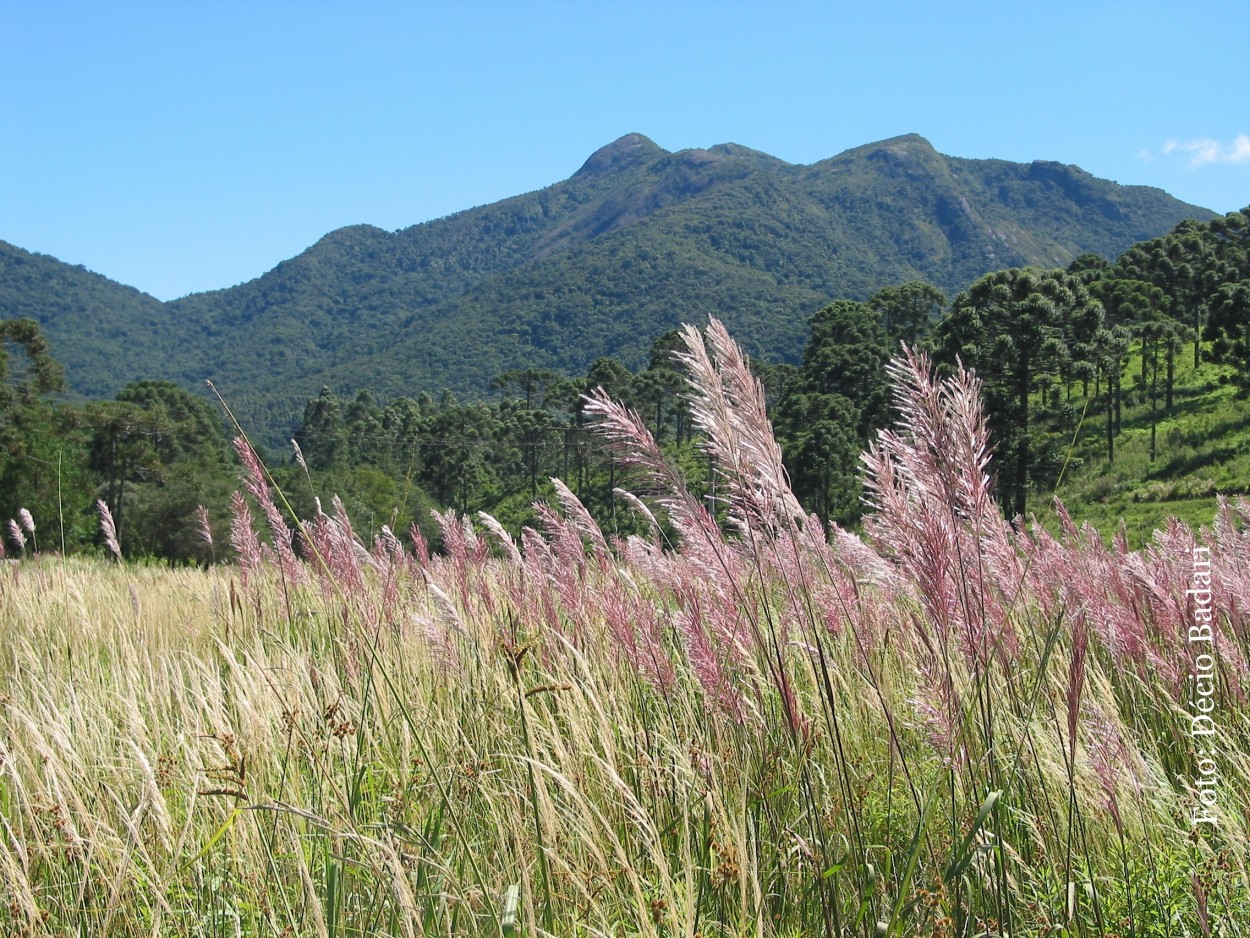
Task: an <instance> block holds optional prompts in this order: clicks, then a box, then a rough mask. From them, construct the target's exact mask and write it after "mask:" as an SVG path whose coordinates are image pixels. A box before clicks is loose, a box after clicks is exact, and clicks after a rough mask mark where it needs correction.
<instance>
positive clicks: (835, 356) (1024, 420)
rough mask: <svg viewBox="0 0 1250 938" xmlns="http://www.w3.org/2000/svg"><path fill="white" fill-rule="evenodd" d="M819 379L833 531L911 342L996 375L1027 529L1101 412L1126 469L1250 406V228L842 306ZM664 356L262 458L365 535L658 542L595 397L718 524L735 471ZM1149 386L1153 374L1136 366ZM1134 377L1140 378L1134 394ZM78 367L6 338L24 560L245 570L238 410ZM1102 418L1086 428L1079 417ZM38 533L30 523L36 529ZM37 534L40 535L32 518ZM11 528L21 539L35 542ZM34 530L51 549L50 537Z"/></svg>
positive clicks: (1009, 505) (999, 451)
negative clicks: (524, 532)
mask: <svg viewBox="0 0 1250 938" xmlns="http://www.w3.org/2000/svg"><path fill="white" fill-rule="evenodd" d="M808 324H809V335H808V339H807V343H806V346H805V348H804V350H803V354H802V358H801V359H800V360H799V362H798V363H797V364H790V363H763V362H756V363H753V368H754V369H755V371H756V373H757V376H758V377H759V378H760V380H761V382H762V383H763V385H764V387H765V389H766V392H767V397H768V401H769V407H770V413H771V416H772V419H773V422H774V425H775V427H776V431H777V437H778V440H779V442H780V443H781V445H782V449H783V453H784V456H785V460H786V465H787V469H788V471H789V473H790V477H791V482H792V484H793V486H794V489H795V491H796V493H797V494H798V495H799V497H800V499H801V500H802V501H803V503H804V504H805V505H806V507H807V508H808V509H809V510H810V511H812V512H814V513H815V514H817V515H818V516H820V518H821V519H822V520H824V521H827V522H837V523H839V524H843V525H853V524H854V523H855V522H856V521H857V520H858V518H859V515H860V512H861V510H862V508H861V503H860V499H859V494H860V490H859V481H858V478H859V454H860V453H861V452H862V451H863V450H864V448H865V447H866V446H867V445H868V444H869V443H870V442H871V440H872V439H873V437H874V436H875V434H876V432H877V430H878V429H880V428H881V427H883V426H886V425H887V424H888V423H889V422H890V421H892V420H893V419H895V418H896V416H897V415H895V414H893V413H892V412H891V407H892V405H891V398H890V389H889V387H888V386H887V384H886V378H885V363H886V362H887V361H888V360H889V358H890V357H891V356H892V355H894V354H895V353H896V351H897V349H898V344H899V343H900V342H907V343H908V344H910V345H914V346H916V345H918V346H920V347H922V348H924V349H926V350H927V351H928V352H929V353H930V354H931V355H932V357H933V359H934V361H935V362H936V363H937V364H938V366H939V367H944V368H951V367H953V366H954V365H955V363H956V362H962V363H963V364H964V365H965V366H970V367H972V368H974V369H975V370H976V372H977V374H978V376H979V377H980V379H981V381H982V385H983V394H984V398H985V402H986V408H987V414H988V418H989V421H990V429H991V433H992V435H993V439H994V441H995V465H996V467H997V468H996V478H997V494H998V498H999V500H1000V501H1001V503H1002V505H1003V507H1004V509H1005V510H1006V511H1007V512H1008V513H1009V514H1010V515H1023V514H1024V513H1025V512H1026V510H1027V509H1028V506H1029V497H1030V494H1032V493H1036V492H1041V491H1047V490H1048V489H1049V488H1050V487H1052V486H1053V485H1054V483H1055V480H1056V478H1057V476H1058V474H1059V470H1060V466H1061V464H1062V451H1063V443H1064V441H1065V440H1068V439H1070V438H1071V434H1072V432H1073V430H1074V428H1075V426H1076V422H1077V421H1078V420H1079V419H1080V416H1081V414H1082V413H1084V414H1085V415H1086V418H1087V419H1088V415H1089V414H1091V413H1096V414H1098V417H1099V419H1100V420H1101V421H1102V422H1103V424H1104V426H1105V445H1106V458H1107V460H1108V461H1113V460H1114V459H1115V449H1116V440H1117V437H1118V436H1119V435H1120V432H1121V425H1122V420H1121V412H1122V408H1123V406H1124V402H1125V397H1126V395H1133V396H1134V399H1135V400H1138V401H1142V402H1148V403H1149V413H1150V415H1151V457H1152V458H1153V457H1154V455H1155V452H1156V448H1157V441H1156V438H1155V437H1156V434H1155V428H1156V427H1157V424H1158V421H1159V420H1160V419H1161V418H1162V417H1163V415H1165V414H1166V413H1167V411H1168V410H1169V409H1170V408H1172V406H1173V403H1174V384H1175V372H1176V363H1177V362H1178V360H1179V359H1180V356H1182V355H1190V354H1192V358H1193V365H1194V367H1195V368H1198V369H1203V368H1207V367H1210V366H1211V365H1213V364H1215V365H1219V366H1222V367H1220V368H1219V374H1220V375H1221V380H1227V381H1230V382H1232V383H1233V384H1234V385H1235V386H1236V388H1237V390H1238V393H1239V394H1240V395H1242V396H1247V395H1250V209H1246V210H1242V211H1240V212H1233V213H1230V214H1228V215H1226V216H1224V217H1222V218H1217V219H1214V220H1212V221H1210V222H1206V223H1199V222H1192V221H1187V222H1182V223H1181V224H1180V225H1178V226H1176V228H1174V229H1173V230H1172V231H1171V232H1169V233H1168V234H1167V235H1165V236H1163V237H1160V238H1155V239H1152V240H1150V241H1145V242H1141V243H1139V244H1137V245H1135V246H1134V247H1133V248H1131V249H1130V250H1129V251H1127V252H1125V253H1124V254H1123V255H1122V256H1121V257H1119V258H1118V259H1116V260H1114V261H1110V260H1107V259H1105V258H1102V257H1099V256H1096V255H1089V254H1087V255H1082V256H1081V257H1078V258H1077V259H1076V260H1075V261H1074V262H1073V263H1072V264H1071V265H1069V267H1067V268H1066V269H1051V270H1047V269H1041V268H1033V267H1024V268H1011V269H1006V270H1000V271H996V272H993V273H990V274H987V275H985V276H983V277H981V278H980V279H979V280H977V281H976V282H975V283H973V284H972V285H971V286H969V287H968V288H967V289H966V290H964V291H962V292H960V293H958V294H957V295H956V296H955V297H954V298H953V299H951V300H949V302H948V300H947V297H946V296H945V295H944V294H943V293H942V292H941V291H940V290H939V289H938V288H936V287H935V286H933V285H931V284H927V283H923V282H911V283H906V284H902V285H898V286H891V287H888V288H886V289H883V290H881V291H879V292H878V293H876V294H875V295H873V296H872V297H870V298H869V299H868V300H866V301H855V300H846V299H840V300H835V301H833V302H831V303H829V304H828V305H826V306H825V307H823V308H822V309H820V310H819V311H818V312H816V313H815V314H814V315H813V316H812V317H811V318H810V320H809V322H808ZM680 348H681V340H680V338H679V336H678V334H677V332H676V331H675V330H673V331H670V332H666V333H664V334H663V335H660V336H659V337H657V338H656V339H655V340H654V342H653V343H652V346H651V350H650V355H649V357H648V360H647V362H646V364H645V365H644V366H643V367H642V368H640V369H638V370H637V371H630V370H629V369H628V368H626V367H625V366H624V365H623V364H622V363H621V362H619V361H617V360H616V359H613V358H610V357H604V358H599V359H597V360H595V361H594V362H593V363H592V364H591V366H590V367H589V368H588V369H587V371H586V373H585V374H583V375H575V376H570V375H564V374H560V373H558V372H555V371H552V370H548V369H542V368H528V369H516V370H510V371H506V372H504V373H502V374H499V375H497V376H496V377H495V379H494V382H493V385H492V386H493V389H494V396H493V397H491V398H489V399H479V400H461V399H459V398H457V397H456V396H455V395H453V394H451V393H444V394H443V395H442V396H441V397H438V398H435V397H433V396H431V395H429V394H421V395H419V396H417V397H415V398H409V397H397V398H393V399H391V400H388V401H385V402H382V401H379V400H377V399H376V398H375V397H374V396H373V394H372V393H371V392H370V391H369V390H364V389H362V390H358V391H355V392H348V393H342V392H336V391H334V390H332V389H330V388H324V389H322V391H321V393H320V394H318V395H317V396H315V397H313V398H312V399H310V400H309V401H308V402H307V403H306V405H305V407H304V410H303V414H302V418H301V420H300V423H299V426H298V428H297V429H296V430H295V432H294V435H293V446H292V449H291V452H290V453H270V454H262V455H265V456H266V459H267V464H268V465H270V466H271V467H272V469H273V474H274V479H275V481H276V482H277V483H278V485H279V486H280V487H281V488H282V489H283V492H284V494H285V495H286V496H287V499H288V501H289V503H290V505H291V508H292V510H293V511H294V512H295V513H296V514H305V516H306V513H307V512H309V511H311V510H312V509H313V504H314V499H316V498H317V497H318V496H320V495H323V494H324V495H327V496H328V495H330V494H338V495H339V496H340V497H341V498H342V499H343V501H344V504H345V506H346V507H347V509H348V511H349V513H351V514H352V516H353V519H354V520H355V521H356V523H357V524H358V525H359V526H360V527H359V529H360V530H362V531H370V530H372V531H375V532H376V531H380V529H381V526H382V525H384V524H385V525H387V526H389V527H390V528H391V529H392V530H406V529H407V528H408V526H410V525H416V526H417V527H418V528H419V529H424V532H425V534H426V535H427V536H428V537H430V538H431V539H432V538H434V537H435V536H436V532H435V531H434V530H433V529H432V526H431V525H430V521H429V519H430V512H431V510H432V509H443V508H451V509H454V510H456V511H458V512H465V513H473V512H476V511H488V512H490V513H491V514H493V515H495V516H496V517H497V518H498V519H499V520H500V521H502V522H503V523H504V524H506V525H509V526H512V527H514V528H515V527H519V526H520V525H521V524H525V523H533V522H534V520H535V517H534V512H533V508H532V505H533V502H534V501H536V500H541V499H542V498H544V497H545V496H546V495H548V494H549V493H550V483H549V481H548V480H549V479H550V477H552V476H556V477H559V478H561V479H563V480H565V481H566V483H567V484H568V485H569V486H570V487H571V488H572V489H573V490H574V491H575V492H576V493H577V494H578V496H579V497H580V498H581V499H582V500H583V501H584V502H585V503H586V505H587V507H588V508H589V509H590V510H591V511H592V512H593V513H595V515H596V516H597V517H598V518H600V519H601V521H602V523H603V524H604V527H605V529H606V530H610V531H616V532H617V533H620V534H624V533H628V532H630V531H632V530H633V525H635V524H636V523H637V521H636V519H635V517H634V515H633V513H632V512H630V511H628V510H625V509H624V506H621V505H620V504H619V503H618V498H617V495H616V489H617V487H618V486H619V485H620V484H621V483H622V481H623V479H622V477H621V475H622V467H621V466H620V465H618V464H617V463H616V461H615V460H613V459H612V457H611V456H610V455H609V454H608V453H607V451H606V450H605V449H604V448H602V447H601V446H599V445H598V443H597V441H596V439H595V437H594V435H593V433H591V432H590V428H589V427H588V426H587V421H586V419H585V414H584V411H583V403H584V399H583V395H585V394H587V393H589V392H590V391H591V390H592V389H594V388H596V387H603V388H604V389H605V390H606V391H608V393H609V394H611V395H612V396H613V397H615V398H617V399H620V400H622V401H624V402H625V403H626V404H628V405H629V406H630V407H631V408H633V409H634V410H635V411H637V413H638V414H639V415H640V416H641V417H642V418H643V419H644V420H645V421H646V423H647V425H648V427H649V428H650V429H651V432H652V433H653V434H654V435H655V437H656V439H657V440H658V441H659V442H660V444H661V445H662V446H663V447H664V448H665V449H666V451H667V452H668V453H669V454H670V456H671V458H672V459H673V460H674V461H675V463H676V464H678V465H679V466H680V468H681V469H682V471H683V472H685V473H686V474H687V477H688V478H689V479H690V480H691V483H692V487H693V488H694V489H695V490H696V491H699V492H701V493H703V494H704V495H705V496H706V497H707V498H708V499H709V504H710V505H711V506H712V507H713V508H715V505H716V502H715V495H716V474H715V467H714V466H711V465H709V464H708V461H707V459H706V457H705V456H703V455H702V453H701V451H700V450H699V449H698V447H697V445H696V442H697V441H696V440H695V439H694V435H695V433H694V428H693V427H692V422H691V419H690V414H689V412H688V409H687V407H686V403H685V399H684V396H683V387H684V379H683V376H682V372H681V368H680V365H679V363H678V361H677V360H676V358H675V355H674V353H675V352H678V351H680ZM1130 361H1133V363H1134V367H1133V368H1132V369H1130V368H1129V367H1128V366H1129V362H1130ZM1130 372H1131V373H1130ZM64 387H65V385H64V379H63V376H62V373H61V369H60V366H59V365H58V364H57V363H56V361H55V360H54V359H53V358H52V356H51V354H50V352H49V349H48V346H47V343H46V341H45V340H44V338H43V337H42V336H41V335H40V333H39V329H38V327H37V326H36V325H35V324H34V323H33V322H32V321H30V320H22V319H10V320H0V524H4V532H3V533H2V534H0V541H4V542H7V543H6V547H7V550H8V551H9V552H10V553H12V552H13V551H22V550H28V549H32V548H33V547H34V546H35V545H34V544H30V545H27V546H23V545H22V544H21V540H24V539H25V538H26V537H27V536H29V537H30V539H31V540H32V541H36V540H38V541H39V547H40V548H41V549H44V550H47V549H56V550H65V551H74V550H81V549H84V548H89V547H91V546H92V545H93V544H94V543H95V540H96V538H97V535H96V523H95V514H94V506H95V504H96V502H97V500H102V501H104V502H105V503H106V504H107V505H108V506H109V508H110V510H111V512H112V516H113V518H114V521H115V524H116V526H117V529H118V535H119V539H120V540H121V541H122V544H123V547H124V548H125V549H126V550H127V551H128V552H129V553H131V554H133V555H135V556H152V557H159V558H165V559H168V560H171V561H177V562H207V561H211V560H212V559H214V558H216V559H221V558H222V557H224V556H226V555H227V553H228V552H227V551H225V550H224V549H223V547H222V543H221V542H222V541H224V540H226V539H225V538H215V539H214V540H213V541H212V542H210V541H209V540H208V539H206V538H205V536H204V531H203V530H202V524H200V523H199V522H197V520H196V519H197V507H198V506H200V505H203V506H205V507H206V508H207V509H208V521H209V525H210V530H211V529H212V528H216V529H217V530H221V531H225V530H226V529H227V526H228V523H229V496H230V493H231V492H232V491H234V490H235V489H236V488H237V487H238V486H237V484H236V476H237V471H238V470H237V466H236V463H235V459H234V455H233V452H232V449H231V447H230V445H229V440H228V434H227V431H226V427H225V424H224V423H223V420H222V419H221V414H220V411H219V408H218V407H217V405H215V404H214V403H213V402H212V401H210V400H209V399H207V398H205V397H203V396H200V395H197V394H193V393H191V392H189V391H188V390H186V389H184V388H181V387H179V386H177V385H174V384H171V383H169V382H153V381H141V382H135V383H132V384H130V385H128V386H127V387H126V388H124V389H123V390H122V391H121V392H120V393H118V394H117V395H116V397H115V398H114V399H113V400H110V401H93V402H89V403H86V404H70V403H66V402H65V401H63V400H62V399H61V397H60V395H61V392H63V391H64ZM1078 403H1080V404H1081V405H1082V406H1081V407H1080V408H1079V410H1078V407H1077V404H1078ZM23 509H24V510H25V512H26V514H22V513H21V512H22V510H23ZM18 518H21V519H23V521H22V523H19V522H18V521H17V520H16V519H18ZM8 519H14V520H13V521H12V523H9V522H8ZM26 519H30V521H29V524H30V527H34V526H35V525H38V528H37V530H26V527H27V523H26Z"/></svg>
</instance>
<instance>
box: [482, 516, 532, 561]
mask: <svg viewBox="0 0 1250 938" xmlns="http://www.w3.org/2000/svg"><path fill="white" fill-rule="evenodd" d="M477 517H478V520H479V521H481V522H482V524H484V525H486V530H487V531H489V532H490V533H491V534H493V535H494V536H495V541H496V542H497V543H498V544H499V546H500V547H501V548H503V552H504V556H505V557H506V558H507V560H508V562H509V563H511V564H512V565H514V566H517V567H519V566H521V564H522V562H523V561H522V560H521V551H520V549H519V548H518V547H517V546H516V540H515V539H513V537H512V535H511V534H509V533H508V531H507V529H506V528H505V527H504V526H503V525H502V524H500V523H499V521H498V519H497V518H495V516H494V515H491V514H488V513H487V512H485V511H479V512H478V513H477Z"/></svg>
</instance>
